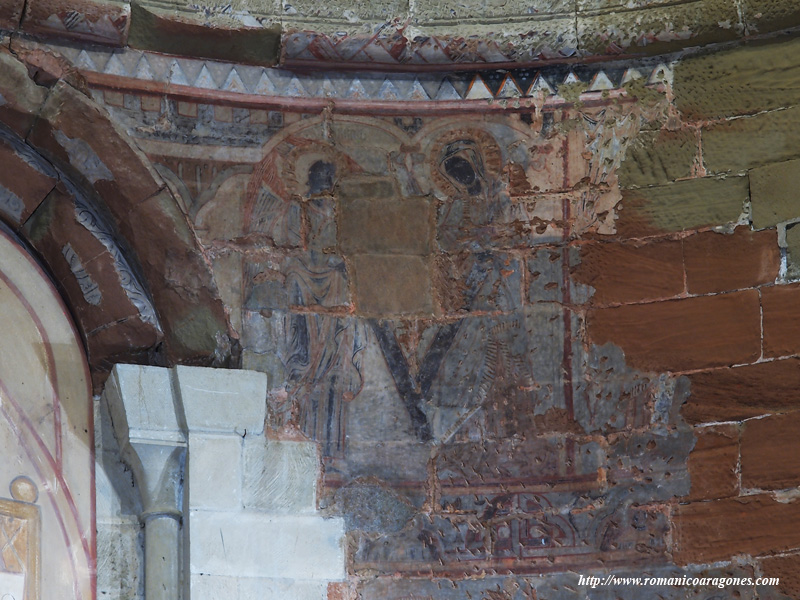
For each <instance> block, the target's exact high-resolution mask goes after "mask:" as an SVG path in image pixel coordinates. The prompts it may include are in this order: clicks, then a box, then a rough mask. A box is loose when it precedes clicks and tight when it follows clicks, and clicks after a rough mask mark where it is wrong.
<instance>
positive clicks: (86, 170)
mask: <svg viewBox="0 0 800 600" xmlns="http://www.w3.org/2000/svg"><path fill="white" fill-rule="evenodd" d="M54 135H55V138H56V141H57V142H58V143H59V144H60V145H61V147H62V148H64V150H66V151H67V155H68V156H69V162H70V164H71V165H72V166H73V167H75V168H76V169H78V171H80V172H81V174H83V176H84V177H86V179H88V180H89V181H90V182H91V183H96V182H97V181H99V180H101V179H104V180H106V181H113V180H114V176H113V175H112V174H111V171H109V170H108V167H106V166H105V164H103V161H102V160H100V157H99V156H97V153H96V152H95V151H94V150H92V147H91V146H90V145H89V144H87V143H86V142H85V141H84V140H82V139H80V138H70V137H68V136H67V135H66V134H64V132H62V131H56V132H55V134H54Z"/></svg>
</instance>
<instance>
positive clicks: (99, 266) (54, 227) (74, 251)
mask: <svg viewBox="0 0 800 600" xmlns="http://www.w3.org/2000/svg"><path fill="white" fill-rule="evenodd" d="M88 206H89V205H88V203H87V201H86V200H85V199H84V198H80V197H76V195H75V194H74V193H72V192H71V191H70V190H69V189H67V188H66V187H64V186H62V185H59V186H57V187H56V188H55V189H53V191H52V192H51V193H50V194H49V195H48V197H47V198H46V199H45V200H44V202H42V203H41V205H40V206H39V208H38V210H37V211H36V212H35V213H34V214H33V215H32V216H31V218H30V219H28V221H27V223H26V224H25V227H24V231H25V232H26V233H27V234H28V236H29V239H30V240H31V242H32V243H33V246H34V247H35V248H36V250H37V251H38V252H39V253H40V254H41V255H42V256H43V257H44V258H45V260H47V263H48V265H49V267H50V269H51V271H52V273H53V276H54V277H55V278H56V280H57V281H58V282H59V283H60V284H61V285H62V286H63V289H64V291H65V292H66V294H67V297H68V298H69V301H70V305H71V306H72V307H73V310H74V311H75V315H76V317H77V318H78V319H79V321H80V322H81V325H82V327H83V329H84V331H85V332H86V333H87V334H89V333H91V332H93V331H95V330H97V329H99V328H101V327H106V326H108V325H109V324H111V323H115V322H118V321H122V320H124V319H127V318H130V317H135V316H138V315H139V314H140V313H139V310H138V309H137V307H136V306H135V305H134V304H133V302H132V301H131V299H130V297H129V296H128V294H127V292H126V290H125V288H123V286H122V285H121V280H122V278H124V277H126V276H127V271H126V270H125V268H124V266H123V265H122V264H121V263H120V262H119V261H118V260H115V258H116V257H114V256H112V254H111V253H110V251H109V249H108V248H107V247H106V246H105V245H104V244H103V242H102V241H101V239H99V238H100V237H101V234H100V233H99V231H100V229H103V228H102V227H101V228H100V229H95V231H91V230H90V227H91V223H92V218H93V217H94V215H93V214H91V213H90V212H89V210H87V207H88ZM88 215H91V216H88ZM87 218H88V220H87ZM87 225H89V227H87ZM104 233H108V234H110V235H109V237H112V236H114V235H115V234H116V232H114V231H113V230H106V231H104ZM112 239H113V237H112ZM112 249H116V248H112ZM153 333H154V334H156V333H157V332H156V329H155V328H153Z"/></svg>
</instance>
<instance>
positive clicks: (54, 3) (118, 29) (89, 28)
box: [21, 0, 131, 46]
mask: <svg viewBox="0 0 800 600" xmlns="http://www.w3.org/2000/svg"><path fill="white" fill-rule="evenodd" d="M68 6H69V9H67V5H65V4H63V3H62V2H60V1H59V0H35V1H33V2H28V3H26V5H25V16H24V19H23V20H22V22H21V25H22V30H23V31H25V32H26V33H34V34H40V35H41V34H44V35H47V34H49V35H55V36H57V37H66V38H70V39H75V40H80V41H83V42H93V43H100V44H111V45H114V46H124V45H125V42H126V41H127V38H128V27H129V26H130V14H131V8H130V5H129V4H128V3H125V2H116V1H114V2H102V1H96V0H77V1H76V0H71V1H70V3H69V5H68Z"/></svg>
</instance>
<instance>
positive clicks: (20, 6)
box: [0, 0, 25, 31]
mask: <svg viewBox="0 0 800 600" xmlns="http://www.w3.org/2000/svg"><path fill="white" fill-rule="evenodd" d="M24 10H25V0H10V1H9V2H3V4H2V6H0V29H10V30H12V31H13V30H15V29H16V28H17V27H19V22H20V21H21V20H22V13H23V11H24Z"/></svg>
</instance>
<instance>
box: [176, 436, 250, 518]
mask: <svg viewBox="0 0 800 600" xmlns="http://www.w3.org/2000/svg"><path fill="white" fill-rule="evenodd" d="M231 433H232V435H219V434H207V433H192V431H191V426H190V429H189V479H188V482H189V486H188V487H189V505H190V506H191V507H192V508H194V509H201V510H203V509H205V510H225V511H236V510H240V509H241V507H242V437H241V436H240V435H238V434H233V432H231Z"/></svg>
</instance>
